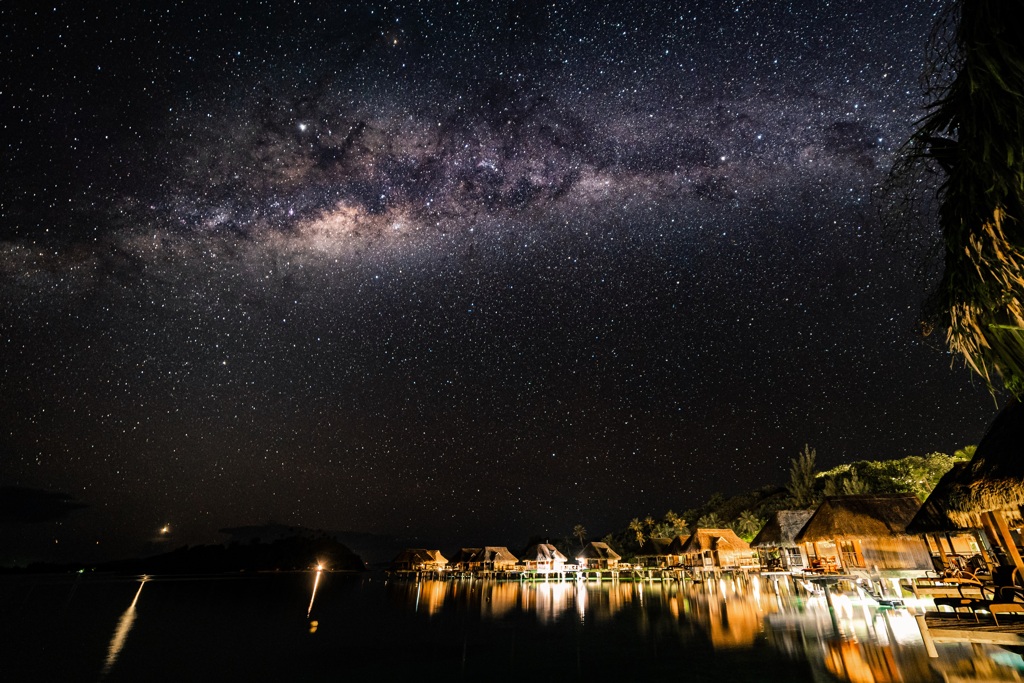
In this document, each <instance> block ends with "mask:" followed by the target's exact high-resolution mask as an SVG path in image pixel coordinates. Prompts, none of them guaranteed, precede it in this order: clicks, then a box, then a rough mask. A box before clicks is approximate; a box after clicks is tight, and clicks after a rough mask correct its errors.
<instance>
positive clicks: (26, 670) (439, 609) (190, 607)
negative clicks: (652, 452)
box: [0, 572, 1024, 683]
mask: <svg viewBox="0 0 1024 683" xmlns="http://www.w3.org/2000/svg"><path fill="white" fill-rule="evenodd" d="M314 588H315V592H314ZM833 604H834V615H835V618H834V619H833V618H832V614H831V613H830V612H829V610H828V608H827V606H826V605H825V603H824V600H823V598H822V597H821V596H817V597H816V596H814V595H807V594H804V593H803V592H802V591H794V590H793V588H792V586H791V585H790V584H787V583H786V582H785V581H782V582H780V583H778V584H776V582H775V581H773V580H772V579H770V578H767V577H763V578H759V579H754V580H734V579H725V580H723V581H711V582H707V583H704V584H697V585H694V584H691V583H689V582H687V583H685V584H680V583H677V582H666V583H659V582H654V583H637V584H633V583H628V582H614V583H613V582H604V583H600V584H599V583H596V582H594V583H587V584H584V583H573V582H564V583H563V582H552V583H532V584H529V583H527V584H520V583H515V582H503V583H495V582H487V581H480V580H477V581H469V580H462V581H446V582H440V581H421V582H415V581H404V580H402V581H394V580H391V581H388V580H385V578H384V577H382V576H363V577H352V576H344V575H340V574H331V573H327V572H325V573H323V574H320V575H319V579H318V578H317V573H316V572H312V573H288V574H260V575H254V576H246V577H232V578H205V577H196V578H159V577H156V578H152V579H149V580H146V581H141V580H140V579H139V578H138V577H128V578H115V577H104V576H95V575H81V576H71V577H66V576H58V577H53V576H38V577H5V578H0V681H5V682H8V681H219V682H231V681H271V680H273V681H342V680H394V679H397V678H399V677H402V678H408V677H415V678H416V679H417V680H421V681H432V680H438V681H441V680H444V681H452V680H463V679H465V680H470V679H473V680H488V681H513V680H514V681H523V680H529V681H576V680H589V681H604V680H618V681H641V680H654V679H657V680H680V681H730V682H731V681H760V682H764V681H852V682H856V683H862V682H863V683H871V682H875V683H882V682H884V681H904V682H906V683H914V682H916V681H943V680H956V681H1004V680H1005V681H1011V680H1020V679H1021V675H1022V673H1024V660H1022V659H1021V657H1020V656H1019V655H1017V654H1014V653H1012V652H1009V651H1007V650H1003V649H1001V648H997V647H993V646H978V645H968V644H940V645H939V646H938V648H939V654H940V657H939V658H938V659H929V658H928V657H927V655H926V653H925V651H924V647H923V645H922V643H921V638H920V633H919V632H918V630H917V626H916V622H915V620H914V618H913V615H912V614H911V611H912V610H913V609H914V608H915V607H917V606H911V609H910V610H907V609H903V610H879V609H878V608H877V607H876V606H875V604H874V602H873V601H871V600H870V599H862V598H861V597H860V596H858V595H855V594H847V595H839V596H836V598H835V600H834V603H833Z"/></svg>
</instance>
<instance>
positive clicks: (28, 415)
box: [0, 0, 996, 562]
mask: <svg viewBox="0 0 1024 683" xmlns="http://www.w3.org/2000/svg"><path fill="white" fill-rule="evenodd" d="M593 4H595V5H596V4H597V3H593ZM591 5H592V4H591V3H579V2H576V3H569V2H533V1H511V2H493V3H491V2H468V1H466V0H463V1H461V2H455V1H451V2H422V3H418V2H405V3H372V2H367V3H333V2H308V3H286V2H265V3H246V2H226V1H220V0H211V1H206V2H201V3H200V2H167V1H160V2H146V3H127V2H104V3H102V4H101V3H65V2H57V3H48V4H45V5H43V4H39V3H20V4H19V3H17V2H15V3H4V4H3V6H2V7H0V16H2V22H0V24H2V34H3V40H2V41H0V43H2V44H0V54H2V66H3V68H2V69H0V104H2V115H3V122H2V125H3V137H2V144H3V159H2V163H3V167H2V187H0V290H2V298H0V302H2V304H0V356H2V359H3V363H2V374H0V387H2V394H0V421H2V425H0V485H2V486H8V487H10V486H17V487H25V488H30V489H38V490H41V491H46V492H49V494H50V495H49V497H47V499H46V500H48V501H49V502H50V503H57V504H56V505H55V506H53V509H54V510H55V512H54V513H53V514H52V515H50V516H49V517H48V519H49V520H50V521H45V520H44V521H38V515H37V521H34V522H28V521H24V522H20V521H18V519H20V518H18V517H17V515H16V514H9V515H8V516H7V517H8V518H7V521H6V523H4V524H2V525H0V534H3V535H4V536H5V537H6V538H7V540H6V541H5V542H4V543H3V544H0V546H2V550H0V561H7V562H9V561H11V560H19V561H27V560H31V559H39V558H52V559H68V558H71V557H76V558H83V559H85V558H92V557H108V556H120V555H126V554H134V553H138V552H145V551H148V550H152V549H154V548H157V547H159V546H158V545H157V544H155V543H153V541H152V539H153V537H154V536H155V534H156V532H157V530H158V529H159V528H160V527H161V526H162V525H164V524H165V523H170V524H171V527H172V530H173V532H172V540H173V541H174V542H176V543H186V542H187V543H197V542H210V541H215V540H218V539H219V538H220V537H219V536H218V534H217V531H216V530H217V529H218V528H220V527H225V526H234V525H242V524H251V523H262V522H265V521H268V520H274V521H276V522H279V523H284V524H302V525H306V526H311V527H322V528H330V529H347V530H361V531H371V532H380V533H388V534H398V535H401V536H404V537H416V538H418V539H421V540H422V542H424V543H429V544H431V545H439V546H441V547H449V546H453V545H459V544H466V545H469V544H478V543H488V544H499V545H501V544H507V545H509V546H519V545H522V544H523V543H524V542H525V541H526V539H527V538H528V537H529V536H530V535H533V534H540V535H552V536H560V535H563V534H566V533H568V532H569V531H570V530H571V528H572V525H573V524H576V523H582V524H584V525H585V526H586V527H587V528H588V529H589V530H591V532H592V533H593V534H595V535H601V534H604V533H606V532H608V531H612V530H617V529H621V528H623V527H624V526H625V525H626V523H627V522H628V520H629V519H630V518H631V517H634V516H638V515H641V516H642V515H644V514H646V513H648V512H650V513H653V514H655V515H660V514H662V513H664V511H665V510H667V509H669V508H672V509H675V510H677V511H678V510H681V509H684V508H687V507H690V506H694V505H697V504H699V503H701V502H702V501H703V500H705V499H706V498H707V497H708V496H709V495H710V494H712V493H713V492H716V491H720V492H723V493H726V494H730V493H736V492H740V491H743V490H746V489H749V488H756V487H760V486H762V485H766V484H781V483H783V482H784V481H785V479H786V476H787V470H788V464H789V460H790V458H792V457H794V456H796V455H797V453H798V452H799V451H800V450H801V449H802V448H803V445H804V444H805V443H808V444H810V445H812V446H814V447H816V448H817V451H818V456H819V464H820V465H821V466H822V467H829V466H834V465H836V464H839V463H842V462H848V461H852V460H856V459H862V458H891V457H902V456H905V455H911V454H925V453H928V452H932V451H943V452H952V451H953V450H954V449H956V448H958V447H961V446H963V445H965V444H968V443H976V442H977V441H978V440H979V439H980V437H981V434H982V433H983V431H984V429H985V427H986V425H987V423H988V421H989V420H990V419H991V418H992V417H993V416H994V414H995V412H996V408H995V404H994V402H993V399H992V398H991V397H990V396H989V395H988V394H987V392H986V391H985V390H984V389H983V388H982V387H981V386H980V385H979V384H978V383H977V382H975V381H973V380H972V379H971V377H970V376H969V374H968V372H967V371H965V370H963V369H962V364H961V363H960V362H959V361H954V359H953V358H952V357H951V356H950V355H949V354H948V353H946V352H945V350H944V348H943V346H942V343H941V339H940V338H937V337H938V335H933V336H932V337H928V338H924V337H921V336H919V335H916V334H915V329H916V324H915V323H916V321H917V320H918V318H919V316H920V313H919V311H920V307H921V303H922V301H923V298H924V296H925V294H926V292H927V290H928V284H929V282H928V278H927V275H923V274H926V273H928V272H931V271H930V270H929V269H928V267H927V266H926V265H925V264H926V263H927V260H926V255H927V254H928V252H929V248H930V246H931V245H932V244H933V243H934V240H935V235H934V234H932V233H930V232H929V231H928V230H923V229H915V230H910V231H908V232H903V233H901V234H899V235H897V234H896V233H895V232H894V231H893V230H892V229H891V228H886V227H883V225H882V221H881V219H880V217H879V211H880V206H881V205H880V203H879V202H878V201H877V200H875V199H873V196H874V195H875V194H876V188H877V186H878V184H879V183H880V182H882V181H883V180H884V178H885V174H886V171H887V170H888V168H889V166H890V164H891V162H892V160H893V158H894V154H895V151H896V150H897V148H898V147H899V145H900V144H901V143H902V141H903V140H904V139H905V138H906V136H907V135H908V133H909V131H910V129H911V125H912V123H913V121H914V120H915V119H916V118H917V117H918V116H919V115H920V114H921V113H922V106H923V104H924V102H925V99H924V97H923V95H922V93H921V86H920V80H919V75H920V73H921V72H922V70H923V67H924V60H925V48H926V44H927V39H928V33H929V30H930V27H931V25H932V23H933V21H934V18H935V13H936V12H937V11H938V10H939V9H940V8H941V3H938V2H910V3H905V4H903V3H892V2H886V1H883V0H877V1H855V0H851V1H850V2H831V3H829V2H789V3H787V2H770V3H769V2H721V1H720V0H701V1H694V2H675V3H670V2H643V3H640V2H633V3H631V2H615V3H607V5H608V6H607V7H604V8H601V7H594V6H591ZM59 494H66V495H67V496H68V497H67V498H62V497H61V495H59ZM75 503H81V504H85V505H87V506H88V507H86V508H82V509H72V508H74V507H75V505H74V504H75ZM43 517H47V516H46V515H43ZM55 517H60V519H56V520H55V519H54V518H55Z"/></svg>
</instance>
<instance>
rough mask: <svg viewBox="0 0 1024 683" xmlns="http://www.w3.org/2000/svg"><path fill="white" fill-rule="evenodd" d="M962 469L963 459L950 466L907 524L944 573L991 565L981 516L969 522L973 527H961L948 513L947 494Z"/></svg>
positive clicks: (986, 568)
mask: <svg viewBox="0 0 1024 683" xmlns="http://www.w3.org/2000/svg"><path fill="white" fill-rule="evenodd" d="M966 469H967V463H966V462H960V463H957V464H955V465H953V467H952V469H950V470H949V472H946V474H945V475H943V477H942V478H941V479H939V482H938V483H937V484H936V485H935V488H934V489H932V492H931V494H930V495H929V496H928V499H927V500H926V501H925V502H924V505H922V506H921V509H920V510H918V511H917V514H916V515H914V518H913V519H912V520H910V523H909V524H907V532H909V533H912V534H920V535H922V536H924V539H925V543H927V544H928V550H929V552H931V555H932V564H933V565H934V567H935V569H936V571H937V572H939V573H941V574H944V575H946V576H958V575H964V574H969V575H973V574H975V573H976V572H978V571H979V570H982V569H984V570H985V571H987V572H991V570H992V567H993V565H994V564H995V561H994V557H993V553H992V550H991V547H990V544H989V541H988V539H987V538H986V535H985V533H984V531H983V528H982V522H981V518H980V517H977V518H975V519H972V520H970V521H969V523H970V524H973V525H975V526H974V527H964V526H962V525H961V524H960V523H959V522H955V521H953V519H952V518H951V517H950V515H949V510H950V500H949V498H950V495H951V494H952V492H953V491H954V489H955V488H956V487H957V486H958V485H959V484H958V482H959V480H960V478H961V477H963V475H964V472H965V470H966Z"/></svg>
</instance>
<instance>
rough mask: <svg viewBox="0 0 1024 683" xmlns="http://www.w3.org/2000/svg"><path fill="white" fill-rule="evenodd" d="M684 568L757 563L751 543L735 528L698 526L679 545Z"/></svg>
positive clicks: (703, 569) (751, 565) (708, 568)
mask: <svg viewBox="0 0 1024 683" xmlns="http://www.w3.org/2000/svg"><path fill="white" fill-rule="evenodd" d="M675 549H676V550H678V553H679V555H681V556H682V563H683V566H685V567H690V568H692V569H698V570H702V571H711V570H715V569H737V568H739V569H749V568H752V567H754V566H756V564H757V563H756V562H755V561H754V554H753V552H752V551H751V550H750V544H749V543H747V542H746V541H744V540H743V539H742V538H740V537H739V536H737V535H736V532H735V531H733V530H732V529H697V530H696V531H694V532H693V533H692V534H690V536H689V538H687V539H686V541H684V542H683V543H681V544H679V545H678V546H677V548H675Z"/></svg>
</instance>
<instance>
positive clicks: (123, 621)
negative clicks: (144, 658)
mask: <svg viewBox="0 0 1024 683" xmlns="http://www.w3.org/2000/svg"><path fill="white" fill-rule="evenodd" d="M146 580H147V577H145V576H144V577H142V579H141V580H140V581H139V589H138V590H137V591H135V597H134V598H133V599H132V604H130V605H128V609H126V610H125V611H124V613H123V614H122V615H121V618H120V619H118V621H117V627H116V628H115V629H114V635H113V637H111V639H110V645H108V646H107V659H106V661H105V662H104V663H103V670H102V671H101V672H100V679H103V678H106V677H107V674H109V673H110V669H111V668H112V667H113V666H114V664H115V663H116V662H117V658H118V656H119V655H120V654H121V650H123V649H124V644H125V641H127V640H128V634H129V633H130V632H131V630H132V626H133V625H134V624H135V606H136V605H137V604H138V603H139V596H140V595H142V589H143V587H144V586H145V585H146Z"/></svg>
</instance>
